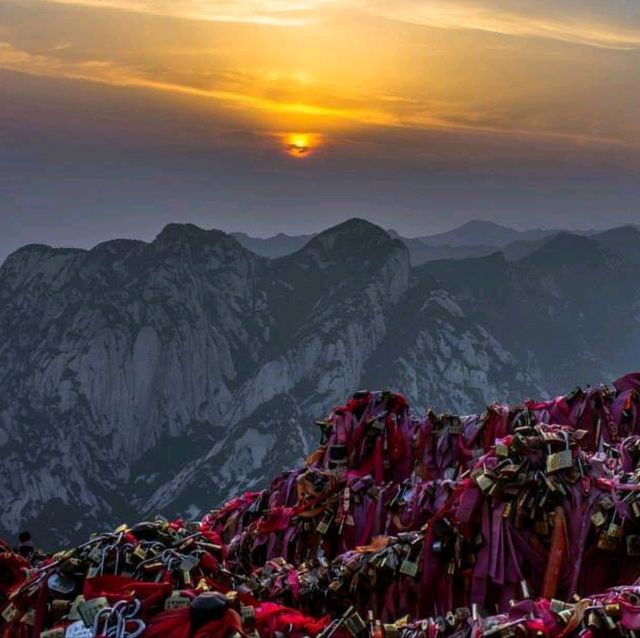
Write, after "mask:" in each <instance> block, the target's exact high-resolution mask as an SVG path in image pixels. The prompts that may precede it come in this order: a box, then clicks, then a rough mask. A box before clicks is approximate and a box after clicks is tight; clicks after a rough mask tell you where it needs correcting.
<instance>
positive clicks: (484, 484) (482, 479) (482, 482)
mask: <svg viewBox="0 0 640 638" xmlns="http://www.w3.org/2000/svg"><path fill="white" fill-rule="evenodd" d="M475 481H476V485H477V486H478V487H479V488H480V491H482V492H485V493H486V492H488V491H489V490H490V489H491V488H492V487H493V485H494V480H493V479H492V478H490V477H489V476H487V475H486V474H485V473H484V472H482V473H480V474H478V475H477V476H476V478H475Z"/></svg>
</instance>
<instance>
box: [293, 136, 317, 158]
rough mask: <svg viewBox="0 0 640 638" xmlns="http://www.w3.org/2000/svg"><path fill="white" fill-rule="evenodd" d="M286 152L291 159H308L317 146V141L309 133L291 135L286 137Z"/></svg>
mask: <svg viewBox="0 0 640 638" xmlns="http://www.w3.org/2000/svg"><path fill="white" fill-rule="evenodd" d="M285 144H286V150H287V153H289V155H291V157H298V158H299V157H306V156H307V155H309V154H311V152H312V151H313V150H314V149H315V147H316V146H317V140H316V139H315V138H314V137H313V136H312V135H310V134H309V133H289V134H288V135H286V136H285Z"/></svg>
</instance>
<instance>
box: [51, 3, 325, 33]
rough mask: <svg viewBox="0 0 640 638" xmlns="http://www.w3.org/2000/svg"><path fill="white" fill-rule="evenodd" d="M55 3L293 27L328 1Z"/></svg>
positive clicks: (206, 19)
mask: <svg viewBox="0 0 640 638" xmlns="http://www.w3.org/2000/svg"><path fill="white" fill-rule="evenodd" d="M45 1H47V2H52V3H55V4H69V5H79V6H84V7H94V8H102V9H120V10H123V11H132V12H135V13H145V14H150V15H161V16H173V17H176V18H185V19H190V20H205V21H211V22H239V23H250V24H264V25H272V26H289V27H297V26H302V25H305V24H309V23H310V22H312V21H313V12H315V11H316V10H318V9H320V8H322V7H323V6H325V5H328V4H330V1H329V0H250V1H243V0H45Z"/></svg>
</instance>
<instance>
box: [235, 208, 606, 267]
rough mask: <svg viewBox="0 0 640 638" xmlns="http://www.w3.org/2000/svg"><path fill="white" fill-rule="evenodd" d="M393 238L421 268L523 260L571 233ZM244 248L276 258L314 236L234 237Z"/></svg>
mask: <svg viewBox="0 0 640 638" xmlns="http://www.w3.org/2000/svg"><path fill="white" fill-rule="evenodd" d="M387 232H388V233H389V235H390V236H391V237H394V238H395V239H399V240H400V241H402V242H403V243H404V244H405V245H406V247H407V248H408V250H409V255H410V257H411V263H412V265H414V266H419V265H420V264H423V263H425V262H427V261H436V260H440V259H467V258H468V257H484V256H486V255H490V254H492V253H494V252H496V250H501V251H502V252H503V253H504V254H505V257H507V259H518V258H521V257H523V256H524V255H525V254H526V252H527V251H531V250H534V249H535V248H536V246H537V245H540V243H542V242H543V241H545V240H546V239H548V238H549V237H552V236H554V235H557V234H560V233H564V232H570V231H566V230H550V229H547V230H542V229H532V230H522V231H520V230H515V229H513V228H510V227H508V226H503V225H501V224H496V223H494V222H490V221H485V220H479V219H476V220H471V221H469V222H466V223H465V224H462V225H461V226H459V227H457V228H454V229H453V230H450V231H447V232H444V233H437V234H433V235H424V236H421V237H405V236H402V235H400V234H399V233H397V232H396V231H395V230H393V229H387ZM571 232H572V233H573V234H581V235H584V236H590V235H594V234H598V231H571ZM231 234H232V235H233V236H234V237H235V238H236V239H237V240H238V241H239V242H240V243H241V244H242V245H243V246H244V247H245V248H248V249H249V250H251V251H252V252H254V253H256V254H258V255H262V256H263V257H269V258H272V259H274V258H277V257H283V256H284V255H289V254H291V253H293V252H295V251H296V250H300V248H302V247H303V246H304V245H305V244H306V243H307V242H308V241H309V240H310V239H312V238H313V237H314V236H315V235H313V234H310V235H287V234H285V233H278V234H277V235H274V236H272V237H252V236H250V235H247V234H246V233H231Z"/></svg>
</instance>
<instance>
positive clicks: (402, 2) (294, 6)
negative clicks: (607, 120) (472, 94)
mask: <svg viewBox="0 0 640 638" xmlns="http://www.w3.org/2000/svg"><path fill="white" fill-rule="evenodd" d="M43 1H45V2H51V3H57V4H68V5H78V6H86V7H94V8H110V9H120V10H124V11H131V12H137V13H145V14H150V15H161V16H173V17H178V18H186V19H192V20H205V21H213V22H239V23H252V24H264V25H274V26H283V27H286V26H288V27H301V26H305V25H309V24H313V23H314V22H316V21H317V20H319V19H323V18H331V17H334V16H335V15H336V13H337V12H352V13H355V14H360V15H369V16H376V17H383V18H388V19H391V20H398V21H401V22H407V23H411V24H416V25H424V26H428V27H432V28H440V29H458V30H478V31H486V32H490V33H499V34H502V35H508V36H514V37H537V38H546V39H551V40H558V41H561V42H567V43H573V44H580V45H586V46H594V47H602V48H611V49H620V50H627V49H637V48H639V47H640V24H637V23H636V24H635V25H634V23H633V22H632V21H631V22H630V23H628V24H626V23H624V22H623V23H622V24H620V23H618V24H614V23H607V22H606V21H603V20H602V19H601V16H600V15H590V14H589V12H588V11H584V9H585V7H587V6H588V5H587V4H586V3H585V2H584V1H581V2H578V3H576V4H575V5H574V4H572V3H570V2H568V3H566V9H565V13H564V14H563V13H562V12H558V11H557V9H558V7H561V6H562V4H560V3H557V2H550V1H548V0H540V1H538V2H537V3H536V5H537V9H536V10H535V11H532V10H531V5H529V6H527V4H526V3H524V4H522V3H520V4H518V5H516V3H513V2H508V3H506V4H505V3H504V2H502V1H501V0H340V1H339V2H338V1H335V0H43ZM617 1H618V0H612V2H611V3H610V8H611V12H612V14H613V15H615V14H616V6H615V5H616V2H617ZM518 7H521V9H520V10H518ZM545 8H547V9H548V11H545ZM552 9H553V10H555V12H553V11H551V10H552ZM581 10H582V12H581ZM635 18H636V19H640V15H636V16H635Z"/></svg>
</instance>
